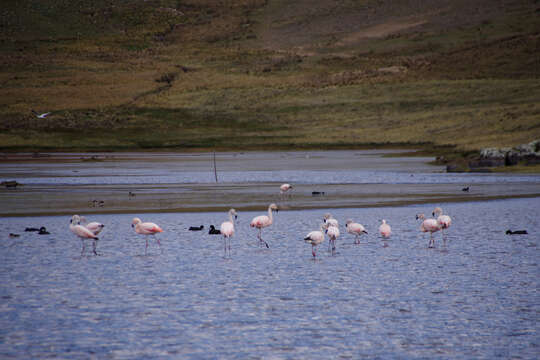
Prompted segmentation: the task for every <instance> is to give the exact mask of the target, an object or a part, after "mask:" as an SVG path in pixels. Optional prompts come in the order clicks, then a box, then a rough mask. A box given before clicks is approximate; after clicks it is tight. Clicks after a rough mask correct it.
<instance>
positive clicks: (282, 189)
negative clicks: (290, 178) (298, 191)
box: [279, 184, 293, 197]
mask: <svg viewBox="0 0 540 360" xmlns="http://www.w3.org/2000/svg"><path fill="white" fill-rule="evenodd" d="M292 188H293V187H292V185H291V184H282V185H281V186H280V187H279V194H280V195H281V197H283V196H284V195H285V194H286V193H287V192H288V191H289V190H291V189H292Z"/></svg>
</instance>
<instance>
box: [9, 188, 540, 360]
mask: <svg viewBox="0 0 540 360" xmlns="http://www.w3.org/2000/svg"><path fill="white" fill-rule="evenodd" d="M437 205H440V206H442V207H443V209H444V210H445V212H446V213H448V214H449V215H451V216H452V218H453V224H452V227H451V228H450V229H449V231H448V233H447V241H446V242H443V241H442V240H441V234H440V233H437V234H436V239H437V242H436V246H435V248H432V249H430V248H428V247H427V242H428V238H429V237H428V236H427V235H425V234H421V233H419V231H418V228H419V224H418V223H417V222H416V221H415V219H414V215H415V214H416V213H417V212H424V213H426V214H427V213H431V211H432V209H433V205H432V204H428V205H412V206H398V207H377V208H350V209H325V208H320V209H314V210H290V211H280V212H279V213H278V214H277V215H276V219H275V223H274V225H273V226H272V227H270V228H268V229H265V230H264V232H263V236H264V238H265V239H266V240H267V241H268V243H269V245H270V249H266V248H264V249H263V248H260V247H259V246H258V245H257V242H256V241H255V240H256V239H255V235H256V233H255V231H254V230H253V229H251V228H249V221H250V219H251V218H252V217H253V216H255V215H258V214H260V213H262V211H256V212H248V211H243V212H240V213H239V222H238V224H237V233H236V234H235V236H234V238H233V241H232V255H231V256H230V258H224V257H223V249H222V239H221V238H220V237H219V236H211V235H208V234H207V233H206V232H190V231H188V230H187V228H188V227H189V226H191V225H200V224H204V225H205V227H208V225H209V224H219V223H221V221H223V220H225V219H226V215H225V213H224V212H199V213H193V212H191V213H151V214H148V213H146V214H145V213H141V214H138V215H139V216H140V217H141V218H142V219H143V221H153V222H156V223H158V224H160V225H161V226H162V228H163V229H164V232H163V233H161V234H159V238H160V240H161V243H162V246H161V248H159V247H158V245H157V244H156V242H155V241H153V240H152V239H151V241H150V246H149V249H148V255H146V256H145V255H144V238H142V237H141V236H139V235H137V234H135V233H134V232H133V230H132V229H131V227H130V222H131V218H132V217H133V215H128V214H95V215H91V216H89V220H97V221H101V222H103V223H104V224H105V225H106V227H105V229H104V231H103V233H102V234H101V236H100V240H99V244H98V252H99V256H94V255H93V254H92V253H91V251H90V249H91V244H87V245H88V246H87V247H86V251H85V253H84V254H82V255H81V249H82V246H81V243H80V240H78V239H76V238H75V237H74V235H72V234H71V233H70V231H69V229H68V224H69V219H70V218H69V216H43V217H3V218H0V234H1V235H0V238H1V243H0V279H1V280H0V357H1V358H5V359H9V358H26V359H30V358H48V357H59V358H75V359H77V358H79V359H83V358H92V357H95V358H113V359H124V358H125V359H127V358H130V359H131V358H187V359H214V358H233V359H234V358H236V359H244V358H273V359H281V358H283V359H298V358H304V359H329V358H353V359H357V358H362V357H364V358H440V359H448V358H467V359H470V358H486V359H492V358H521V359H537V358H538V356H539V349H540V348H539V346H540V340H539V330H540V325H539V324H540V322H539V320H540V297H539V294H538V289H539V288H540V271H539V266H538V261H539V259H540V257H539V248H538V246H539V244H538V242H539V236H538V235H537V234H538V233H539V232H540V219H539V217H538V209H540V198H530V199H514V200H497V201H478V202H459V203H442V204H437ZM327 211H330V212H331V213H332V214H333V215H334V216H335V217H336V218H337V219H338V220H339V221H340V223H341V237H340V238H339V239H338V243H337V253H336V254H335V255H334V256H332V255H331V254H329V253H328V251H327V244H326V243H324V244H322V245H321V246H320V247H319V249H318V255H319V258H318V259H317V260H316V261H314V260H313V259H312V255H311V246H309V245H307V244H306V243H304V241H303V240H302V237H303V235H305V234H306V233H307V232H308V231H311V230H315V229H317V228H318V226H319V224H320V221H321V219H322V216H323V214H324V213H325V212H327ZM347 218H353V219H355V220H357V221H359V222H361V223H363V224H364V225H365V226H366V228H367V230H368V232H369V234H368V235H366V236H365V237H363V238H362V241H361V244H360V245H354V244H353V238H352V236H350V235H348V234H346V231H345V227H344V226H343V224H344V222H345V220H346V219H347ZM382 218H384V219H386V220H387V221H388V222H389V223H390V225H391V226H392V228H393V235H392V237H391V239H390V240H387V241H382V239H381V238H380V237H379V236H378V235H377V227H378V224H379V223H380V219H382ZM28 226H37V227H39V226H46V227H47V229H48V230H49V231H50V232H51V234H50V235H37V234H36V233H30V232H24V231H23V230H24V228H25V227H28ZM509 228H510V229H514V230H516V229H527V231H528V232H529V235H514V236H509V235H505V231H506V230H507V229H509ZM9 233H19V234H20V235H21V236H20V237H16V238H14V237H9V236H8V235H7V234H9Z"/></svg>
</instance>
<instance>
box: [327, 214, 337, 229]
mask: <svg viewBox="0 0 540 360" xmlns="http://www.w3.org/2000/svg"><path fill="white" fill-rule="evenodd" d="M323 221H324V222H325V223H328V224H330V225H333V226H335V227H337V228H339V223H338V221H337V220H336V219H334V217H333V216H332V214H330V213H326V214H324V216H323Z"/></svg>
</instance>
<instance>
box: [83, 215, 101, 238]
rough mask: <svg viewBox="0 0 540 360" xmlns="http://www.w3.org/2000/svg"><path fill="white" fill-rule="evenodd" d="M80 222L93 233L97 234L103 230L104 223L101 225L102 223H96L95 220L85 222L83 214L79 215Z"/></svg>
mask: <svg viewBox="0 0 540 360" xmlns="http://www.w3.org/2000/svg"><path fill="white" fill-rule="evenodd" d="M81 223H82V224H83V225H84V227H85V228H87V229H88V230H90V231H91V232H92V233H93V234H94V235H98V234H99V233H100V232H101V230H103V228H104V227H105V225H103V224H102V223H98V222H95V221H93V222H91V223H88V224H86V218H85V217H84V216H81Z"/></svg>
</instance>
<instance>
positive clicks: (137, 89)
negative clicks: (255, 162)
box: [0, 0, 540, 151]
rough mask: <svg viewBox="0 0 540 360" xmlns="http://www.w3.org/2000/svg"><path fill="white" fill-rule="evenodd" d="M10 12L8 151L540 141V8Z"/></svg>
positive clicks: (0, 94)
mask: <svg viewBox="0 0 540 360" xmlns="http://www.w3.org/2000/svg"><path fill="white" fill-rule="evenodd" d="M4 3H5V4H3V10H2V12H0V26H1V29H2V31H1V37H0V47H1V51H0V64H1V66H0V83H1V84H2V86H1V87H0V115H1V117H0V149H1V150H4V151H16V150H74V149H79V150H83V149H84V150H127V149H178V150H187V149H208V148H218V149H266V148H310V147H324V148H336V147H362V146H373V145H374V144H379V145H380V144H382V145H392V144H399V145H404V144H412V145H414V144H432V145H456V149H457V150H460V151H461V150H463V151H470V150H475V149H479V148H481V147H486V146H511V145H517V144H521V143H526V142H529V141H531V140H534V139H538V138H540V101H538V99H540V55H539V54H540V51H539V49H540V46H539V45H540V16H539V15H540V3H538V1H523V0H521V1H516V0H506V1H503V0H489V1H488V0H478V1H474V2H471V1H465V0H452V1H451V0H436V1H431V2H429V4H428V5H426V4H425V3H426V2H422V1H417V0H409V1H407V0H405V1H400V2H398V3H399V4H398V5H396V4H395V3H396V2H395V1H392V0H360V1H352V0H343V1H337V2H336V1H333V0H321V1H317V2H313V1H308V0H299V1H294V2H290V1H286V0H229V1H216V0H149V1H142V0H137V1H136V0H108V1H105V0H103V1H101V0H98V1H93V2H91V4H90V5H89V4H88V3H89V2H86V1H82V0H76V1H67V0H53V1H47V2H43V1H38V0H18V1H14V0H9V1H5V2H4ZM314 3H316V4H314ZM32 109H35V110H36V111H38V112H46V111H52V115H51V116H50V117H48V118H46V119H38V118H36V117H35V116H33V114H32V113H31V110H32Z"/></svg>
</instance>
